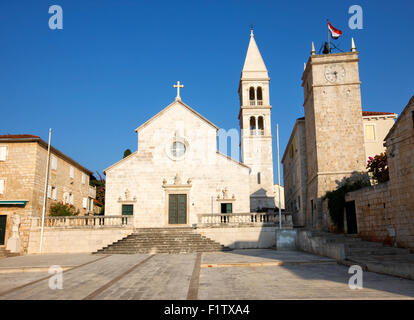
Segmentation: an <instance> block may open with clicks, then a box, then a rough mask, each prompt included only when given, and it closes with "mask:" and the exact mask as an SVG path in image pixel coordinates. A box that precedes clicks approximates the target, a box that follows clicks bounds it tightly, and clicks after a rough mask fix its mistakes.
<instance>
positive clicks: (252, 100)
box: [249, 87, 255, 105]
mask: <svg viewBox="0 0 414 320" xmlns="http://www.w3.org/2000/svg"><path fill="white" fill-rule="evenodd" d="M249 100H250V105H252V103H253V105H254V104H255V96H254V88H253V87H250V89H249Z"/></svg>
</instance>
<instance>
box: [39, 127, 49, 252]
mask: <svg viewBox="0 0 414 320" xmlns="http://www.w3.org/2000/svg"><path fill="white" fill-rule="evenodd" d="M51 138H52V128H50V129H49V143H48V145H47V163H46V173H45V193H44V194H45V196H44V199H43V210H42V225H41V229H40V248H39V253H42V245H43V229H44V227H45V214H46V205H47V189H48V184H49V162H50V140H51Z"/></svg>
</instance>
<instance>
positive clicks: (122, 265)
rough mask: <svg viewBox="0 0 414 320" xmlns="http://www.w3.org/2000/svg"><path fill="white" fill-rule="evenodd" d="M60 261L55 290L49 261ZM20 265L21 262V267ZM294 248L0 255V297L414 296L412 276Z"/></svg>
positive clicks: (233, 297) (307, 297)
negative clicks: (359, 281) (355, 286)
mask: <svg viewBox="0 0 414 320" xmlns="http://www.w3.org/2000/svg"><path fill="white" fill-rule="evenodd" d="M51 265H60V266H61V267H62V268H63V274H62V276H63V289H61V290H59V289H56V290H52V289H50V288H49V280H50V277H51V276H52V275H50V274H48V271H47V270H46V268H48V267H49V266H51ZM23 267H24V268H23ZM350 276H351V274H348V267H347V266H343V265H338V264H336V262H335V261H334V260H332V259H329V258H325V257H320V256H317V255H313V254H309V253H304V252H298V251H275V250H266V249H250V250H234V251H230V252H211V253H203V254H196V253H192V254H156V255H149V254H134V255H122V254H118V255H90V254H76V255H74V254H72V255H42V256H40V255H36V256H21V257H13V258H7V259H2V260H0V299H1V300H5V299H33V300H36V299H47V300H55V299H59V300H62V299H65V300H66V299H125V300H126V299H143V300H147V299H154V300H163V299H168V300H170V299H179V300H185V299H206V300H207V299H208V300H210V299H211V300H212V299H414V281H411V280H406V279H400V278H397V277H392V276H386V275H381V274H377V273H372V272H364V274H363V286H364V288H363V289H361V290H351V289H350V288H349V286H348V280H349V278H350Z"/></svg>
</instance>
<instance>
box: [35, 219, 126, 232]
mask: <svg viewBox="0 0 414 320" xmlns="http://www.w3.org/2000/svg"><path fill="white" fill-rule="evenodd" d="M41 224H42V218H41V217H32V229H36V228H41ZM132 225H133V216H62V217H50V216H48V217H45V223H44V226H45V228H104V227H126V226H132Z"/></svg>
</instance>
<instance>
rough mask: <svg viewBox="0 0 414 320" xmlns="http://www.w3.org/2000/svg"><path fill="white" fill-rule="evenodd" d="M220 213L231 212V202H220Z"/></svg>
mask: <svg viewBox="0 0 414 320" xmlns="http://www.w3.org/2000/svg"><path fill="white" fill-rule="evenodd" d="M221 213H233V204H232V203H222V204H221Z"/></svg>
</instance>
